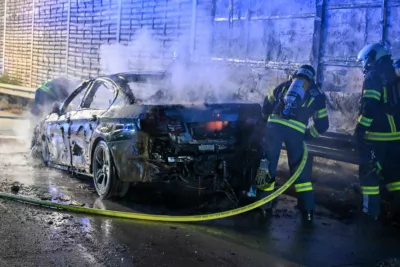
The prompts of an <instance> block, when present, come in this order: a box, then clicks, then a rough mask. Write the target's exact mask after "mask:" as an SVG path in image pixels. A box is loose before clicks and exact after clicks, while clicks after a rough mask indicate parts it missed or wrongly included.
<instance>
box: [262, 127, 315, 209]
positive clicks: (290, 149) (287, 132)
mask: <svg viewBox="0 0 400 267" xmlns="http://www.w3.org/2000/svg"><path fill="white" fill-rule="evenodd" d="M304 137H305V134H304V133H302V132H300V131H298V130H296V129H293V128H291V127H288V126H286V125H283V124H279V123H274V122H267V130H266V136H265V139H264V141H263V150H264V152H265V154H266V156H267V158H268V160H269V161H270V167H269V172H270V174H271V177H275V176H276V169H277V167H278V161H279V157H280V153H281V149H282V143H285V147H286V152H287V157H288V163H289V170H290V175H293V174H294V172H295V171H296V170H297V168H298V166H299V165H300V162H301V160H302V157H303V153H304V148H303V144H304ZM274 185H275V182H271V183H269V184H266V185H265V186H263V187H262V188H259V190H258V191H259V197H260V198H263V197H266V196H267V195H269V194H271V193H272V192H273V191H274V189H275V188H274ZM260 189H261V190H260ZM295 191H296V193H297V194H298V206H299V208H300V209H301V210H302V211H310V210H313V209H314V205H315V199H314V198H315V197H314V191H313V188H312V183H311V180H310V176H309V173H308V168H307V167H305V168H304V169H303V171H302V173H301V174H300V176H299V177H298V179H297V180H296V182H295ZM269 207H270V205H268V203H267V204H266V205H264V206H262V207H261V208H269Z"/></svg>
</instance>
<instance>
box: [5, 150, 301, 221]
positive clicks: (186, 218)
mask: <svg viewBox="0 0 400 267" xmlns="http://www.w3.org/2000/svg"><path fill="white" fill-rule="evenodd" d="M307 158H308V150H307V146H306V145H305V144H304V152H303V156H302V159H301V162H300V165H299V167H298V168H297V169H296V171H295V172H294V174H293V175H292V176H291V177H290V178H289V179H288V180H287V181H286V183H284V184H283V185H282V186H281V187H279V188H278V189H277V190H276V191H274V192H273V193H272V194H270V195H268V196H266V197H265V198H263V199H260V200H258V201H255V202H253V203H251V204H249V205H246V206H243V207H240V208H236V209H232V210H228V211H223V212H217V213H210V214H201V215H185V216H172V215H155V214H145V213H134V212H122V211H115V210H102V209H94V208H86V207H77V206H71V205H65V204H59V203H54V202H51V201H43V200H38V199H33V198H28V197H23V196H17V195H13V194H7V193H0V197H1V198H6V199H11V200H17V201H20V202H24V203H28V204H36V205H39V206H43V207H47V208H57V209H61V210H65V211H72V212H78V213H86V214H93V215H102V216H109V217H116V218H124V219H136V220H146V221H163V222H198V221H208V220H215V219H222V218H226V217H230V216H235V215H238V214H241V213H245V212H247V211H250V210H253V209H256V208H258V207H261V206H262V205H264V204H266V203H268V202H270V201H272V200H273V199H275V198H277V197H278V196H279V195H281V194H283V192H285V191H286V190H287V189H288V188H289V187H290V186H291V185H292V184H293V183H294V182H295V181H296V179H297V178H298V177H299V176H300V174H301V173H302V171H303V169H304V167H305V165H306V162H307Z"/></svg>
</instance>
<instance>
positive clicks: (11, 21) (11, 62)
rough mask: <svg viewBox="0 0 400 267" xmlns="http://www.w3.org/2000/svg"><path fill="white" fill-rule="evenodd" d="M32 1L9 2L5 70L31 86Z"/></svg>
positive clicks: (7, 7)
mask: <svg viewBox="0 0 400 267" xmlns="http://www.w3.org/2000/svg"><path fill="white" fill-rule="evenodd" d="M32 8H33V1H32V0H7V3H6V25H5V27H6V38H5V44H3V45H4V48H3V49H5V58H4V59H3V64H4V65H5V67H4V70H5V72H6V73H8V74H9V75H10V76H12V77H14V78H17V79H19V80H20V81H21V82H22V84H24V85H29V84H30V79H31V65H32V64H31V62H32V61H31V44H32V13H33V9H32Z"/></svg>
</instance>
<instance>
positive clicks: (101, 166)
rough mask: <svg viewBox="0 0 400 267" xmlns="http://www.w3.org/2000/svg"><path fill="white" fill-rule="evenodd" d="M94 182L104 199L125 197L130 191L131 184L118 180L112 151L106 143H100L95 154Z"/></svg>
mask: <svg viewBox="0 0 400 267" xmlns="http://www.w3.org/2000/svg"><path fill="white" fill-rule="evenodd" d="M92 166H93V182H94V186H95V188H96V191H97V194H98V195H99V196H100V197H101V198H102V199H109V198H112V197H123V196H125V194H126V193H127V192H128V190H129V185H130V184H129V183H126V182H122V181H120V180H119V179H118V175H117V170H116V168H115V165H114V161H113V159H112V156H111V153H110V150H109V149H108V146H107V144H106V142H104V141H100V142H99V143H98V144H97V146H96V148H95V150H94V153H93V159H92Z"/></svg>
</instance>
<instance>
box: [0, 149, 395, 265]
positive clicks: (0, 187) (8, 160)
mask: <svg viewBox="0 0 400 267" xmlns="http://www.w3.org/2000/svg"><path fill="white" fill-rule="evenodd" d="M24 149H25V148H24V147H21V146H17V145H15V144H14V143H12V142H11V141H2V142H1V143H0V169H1V170H2V171H1V172H0V191H1V192H6V193H11V192H12V190H14V192H16V190H18V192H17V194H18V195H23V196H28V197H33V198H38V199H42V200H52V201H57V202H60V203H66V204H74V205H82V206H83V205H84V206H86V207H94V208H100V209H110V210H120V211H135V212H152V213H158V214H162V213H167V214H168V213H169V214H172V213H183V212H185V211H187V209H188V208H190V206H185V207H180V206H179V207H176V208H174V205H173V204H171V202H173V203H176V202H180V203H182V202H186V199H185V196H182V198H180V197H179V196H176V198H175V199H174V200H173V201H171V199H170V198H169V197H170V196H167V197H166V196H165V195H160V194H159V193H157V190H156V189H151V188H143V189H138V188H136V189H134V188H133V189H131V191H130V192H129V194H130V196H128V197H127V198H125V199H123V200H119V201H103V200H101V199H99V198H98V197H97V195H96V193H95V190H94V188H93V186H92V183H91V180H90V179H85V178H83V177H73V176H72V175H70V174H67V173H65V172H62V171H58V170H53V169H49V168H44V167H42V166H40V165H38V164H37V163H34V162H32V161H31V160H29V158H27V157H26V154H24V153H22V152H23V151H24ZM142 196H146V197H144V198H145V199H152V200H154V201H147V200H142V199H141V198H142ZM295 205H296V201H295V200H294V199H293V198H292V197H289V196H281V197H280V198H279V201H278V204H277V206H276V207H275V209H274V214H273V215H272V216H271V217H268V218H262V217H260V215H259V213H257V212H248V213H246V214H243V215H239V216H235V217H230V218H226V219H221V220H215V221H208V222H202V223H187V224H182V223H158V222H146V221H137V220H126V219H118V218H110V217H102V216H88V215H86V214H78V213H69V212H62V211H59V210H51V209H45V208H41V207H37V206H32V205H27V204H24V203H20V202H16V201H10V200H5V199H0V228H1V229H0V240H1V241H0V266H338V267H339V266H400V264H399V263H398V262H396V259H400V246H399V244H400V243H399V242H400V230H398V229H394V228H392V227H391V226H387V225H385V226H384V227H380V225H379V224H370V225H369V224H366V223H365V222H364V221H361V220H357V219H350V220H349V219H347V220H343V219H342V220H339V219H337V216H336V215H335V214H333V213H331V212H329V211H328V210H326V209H324V208H322V207H319V208H318V209H317V215H316V218H315V221H314V223H313V224H312V225H305V224H303V223H302V222H301V220H300V216H299V213H298V211H297V210H296V208H295ZM382 260H386V261H387V263H383V262H381V263H380V265H379V264H378V262H380V261H382ZM390 261H391V263H389V262H390Z"/></svg>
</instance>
